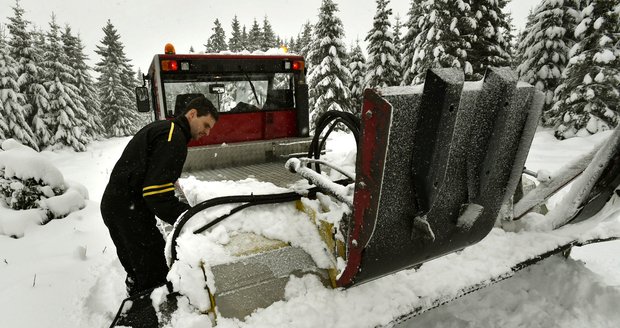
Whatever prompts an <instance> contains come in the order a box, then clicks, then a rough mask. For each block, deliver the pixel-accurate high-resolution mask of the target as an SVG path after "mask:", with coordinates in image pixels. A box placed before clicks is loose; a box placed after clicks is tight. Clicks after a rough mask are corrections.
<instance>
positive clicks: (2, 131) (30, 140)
mask: <svg viewBox="0 0 620 328" xmlns="http://www.w3.org/2000/svg"><path fill="white" fill-rule="evenodd" d="M6 38H7V37H6V30H5V29H4V28H3V27H2V26H1V25H0V139H6V138H14V139H16V140H18V141H20V142H21V143H22V144H24V145H27V146H29V147H31V148H33V149H35V150H39V147H38V146H37V142H36V139H35V138H34V132H33V131H32V129H31V128H30V126H29V124H28V121H27V112H26V110H25V109H26V100H25V98H24V95H23V94H22V93H21V92H20V91H19V83H18V82H17V81H18V79H19V75H18V73H17V72H18V69H19V63H18V62H17V61H16V60H15V59H14V58H13V57H12V56H11V53H10V51H9V46H8V43H7V40H6Z"/></svg>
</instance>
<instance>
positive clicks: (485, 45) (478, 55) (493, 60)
mask: <svg viewBox="0 0 620 328" xmlns="http://www.w3.org/2000/svg"><path fill="white" fill-rule="evenodd" d="M560 1H562V0H560ZM507 2H508V1H507V0H475V1H474V0H470V1H468V3H469V4H470V10H469V11H468V14H469V18H470V19H469V22H470V24H468V25H469V26H466V27H465V26H464V28H465V31H463V30H461V34H463V35H464V37H465V38H466V40H467V41H469V43H470V45H471V48H470V49H468V50H467V60H468V61H469V62H470V63H471V65H472V69H473V74H474V75H473V76H472V78H473V79H476V80H478V79H481V78H482V77H483V76H484V72H485V70H486V68H487V67H489V66H492V67H503V66H510V61H511V58H510V53H509V52H510V44H509V43H508V40H506V39H505V38H504V37H505V33H506V31H510V25H509V22H508V17H507V15H508V14H506V13H504V7H505V6H506V4H507ZM471 23H473V24H471ZM465 33H467V35H465Z"/></svg>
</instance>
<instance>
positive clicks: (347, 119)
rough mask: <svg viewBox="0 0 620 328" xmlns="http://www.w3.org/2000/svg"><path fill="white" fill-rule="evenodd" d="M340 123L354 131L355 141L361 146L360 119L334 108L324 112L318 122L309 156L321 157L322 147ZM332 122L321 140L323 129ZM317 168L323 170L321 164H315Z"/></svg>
mask: <svg viewBox="0 0 620 328" xmlns="http://www.w3.org/2000/svg"><path fill="white" fill-rule="evenodd" d="M338 123H342V124H344V125H345V126H346V127H347V128H348V129H349V130H350V131H351V132H352V133H353V136H354V138H355V143H356V145H357V146H358V147H359V137H360V120H359V119H358V118H357V117H356V116H355V115H354V114H351V113H348V112H341V111H333V110H332V111H328V112H326V113H325V114H323V115H322V116H321V117H320V118H319V120H318V122H317V125H316V129H315V133H314V137H313V138H312V142H311V143H310V149H309V151H308V157H309V158H314V159H319V158H320V156H321V149H322V148H323V147H324V146H325V143H326V141H327V138H328V136H329V135H330V134H331V132H332V131H333V130H334V128H335V127H336V126H337V124H338ZM330 124H331V126H330V127H329V129H328V130H327V132H326V133H325V136H323V138H322V140H320V139H321V134H322V133H323V130H324V129H325V128H326V127H327V126H329V125H330ZM319 140H320V142H319ZM315 170H316V171H317V172H319V173H320V172H321V169H320V166H319V164H315Z"/></svg>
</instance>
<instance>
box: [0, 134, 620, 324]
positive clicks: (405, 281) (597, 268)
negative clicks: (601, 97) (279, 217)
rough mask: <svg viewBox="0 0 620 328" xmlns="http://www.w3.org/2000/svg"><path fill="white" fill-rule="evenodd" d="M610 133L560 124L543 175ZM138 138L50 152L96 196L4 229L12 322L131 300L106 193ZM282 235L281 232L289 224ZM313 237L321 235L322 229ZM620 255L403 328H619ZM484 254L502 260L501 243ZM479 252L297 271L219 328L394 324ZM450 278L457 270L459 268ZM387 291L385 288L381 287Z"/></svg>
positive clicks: (580, 255) (535, 164) (67, 320)
mask: <svg viewBox="0 0 620 328" xmlns="http://www.w3.org/2000/svg"><path fill="white" fill-rule="evenodd" d="M609 135H610V133H609V132H605V133H601V134H597V135H595V136H592V137H588V138H574V139H569V140H565V141H561V142H560V141H557V140H555V139H554V138H553V136H552V131H549V130H540V131H539V132H538V133H537V134H536V137H535V140H534V145H533V147H532V150H531V152H530V158H529V159H528V163H527V166H528V168H529V169H531V170H535V171H536V170H539V169H546V170H549V171H551V172H553V171H554V170H557V169H558V168H559V167H561V166H562V164H564V163H566V162H567V161H568V160H570V159H571V158H574V157H576V156H578V155H579V154H582V153H584V152H587V151H588V150H590V149H591V148H592V147H593V146H594V144H596V143H597V142H600V141H601V140H603V139H604V138H605V137H607V136H609ZM340 138H343V139H347V140H350V139H352V138H351V137H350V136H344V137H343V136H340ZM128 141H129V138H122V139H111V140H105V141H101V142H96V143H93V144H91V145H90V146H89V149H88V151H87V152H85V153H74V152H72V151H68V150H66V151H57V152H43V153H42V154H43V155H44V156H45V157H46V158H47V159H48V160H49V161H51V162H52V163H53V164H54V165H55V166H56V167H57V168H58V169H59V170H60V171H61V173H62V174H63V175H64V178H65V179H66V180H71V181H76V182H78V183H80V184H82V185H84V186H85V187H86V188H87V189H88V192H89V196H90V200H89V201H87V202H86V207H85V208H84V209H82V210H80V211H77V212H74V213H72V214H71V215H69V216H68V217H67V218H65V219H61V220H53V221H51V222H50V223H48V224H47V225H45V226H32V227H29V228H27V229H26V231H25V232H24V237H23V238H20V239H12V238H10V237H7V236H4V235H0V250H1V251H0V295H1V296H0V322H1V324H0V326H2V327H11V328H12V327H25V328H31V327H32V328H34V327H68V328H70V327H107V326H108V325H109V323H110V321H111V318H112V316H113V315H114V314H115V312H116V310H117V308H118V305H119V303H120V301H121V299H122V298H123V297H124V295H123V293H124V282H123V281H124V272H123V269H122V268H121V266H120V264H119V262H118V260H117V259H116V254H115V250H114V246H113V244H112V241H111V240H110V238H109V236H108V232H107V229H106V228H105V226H104V225H103V222H102V220H101V216H100V213H99V200H100V198H101V195H102V193H103V190H104V188H105V185H106V183H107V177H108V174H109V172H110V170H111V169H112V167H113V165H114V163H115V161H116V159H117V158H118V157H119V156H120V153H121V151H122V150H123V148H124V146H125V145H126V143H127V142H128ZM224 186H225V188H223V189H226V190H235V191H238V192H239V193H244V192H247V190H246V189H247V188H252V187H253V186H254V185H253V183H252V182H245V183H238V184H230V183H227V184H225V185H224ZM557 196H558V198H559V197H561V194H560V195H557ZM201 197H209V195H202V196H201ZM211 197H212V196H211ZM195 201H198V199H196V200H195ZM552 203H553V202H552ZM609 219H610V218H607V220H609ZM611 219H613V220H620V217H619V216H618V215H617V214H615V217H613V218H611ZM231 224H233V225H234V224H243V223H240V222H237V223H231ZM300 229H303V227H300ZM220 231H221V230H220ZM214 233H215V231H214ZM272 233H274V234H276V235H277V234H278V231H277V229H274V230H273V231H272ZM498 234H501V232H498V231H494V233H492V234H491V235H490V236H489V237H488V240H483V242H481V243H480V245H478V247H481V248H482V249H484V247H485V245H493V243H492V239H493V238H497V237H498V236H497V235H498ZM215 237H218V238H224V239H225V237H226V236H225V233H224V232H222V231H221V232H220V234H219V235H217V236H215ZM216 239H217V238H216ZM306 242H307V243H308V244H312V243H313V240H312V238H311V236H310V237H308V239H307V240H306ZM485 242H486V244H485ZM311 248H312V247H311V246H310V249H311ZM515 252H516V251H515ZM619 252H620V242H618V241H617V242H607V243H602V244H595V245H589V246H585V247H581V248H577V249H574V250H573V252H572V254H571V257H570V258H569V259H567V260H564V259H562V258H559V257H552V258H550V259H548V260H546V261H544V262H542V263H540V264H538V265H535V266H532V267H530V268H527V269H525V270H523V271H521V272H519V273H517V274H516V275H515V276H514V277H512V278H510V279H508V280H505V281H502V282H499V283H496V284H495V285H493V286H491V287H488V288H486V289H483V290H481V291H479V292H476V293H472V294H469V295H467V296H465V297H462V298H461V299H459V300H457V301H455V302H452V303H450V304H448V305H445V306H442V307H440V308H437V309H433V310H431V311H428V312H426V313H424V314H422V315H420V316H418V317H416V318H414V319H412V320H410V321H408V322H406V323H403V324H402V325H401V326H402V327H414V326H415V327H499V326H501V327H585V326H592V327H617V326H618V323H620V312H618V311H617V309H616V308H617V306H618V305H619V304H620V258H619V257H618V256H617V254H619ZM483 254H486V255H487V256H489V257H492V256H502V254H501V253H500V254H494V253H493V252H491V251H489V252H488V253H483ZM467 256H473V255H472V253H471V252H470V253H468V252H467V250H466V251H465V252H463V253H462V254H459V255H451V258H450V259H438V260H437V261H432V262H429V263H428V265H425V266H423V267H422V269H421V270H420V272H419V273H416V272H412V271H411V272H409V271H407V272H399V273H397V274H395V275H392V276H390V277H385V278H382V279H379V281H376V282H371V283H369V284H364V285H361V286H359V287H356V288H353V289H350V290H347V291H340V290H329V289H325V288H324V287H323V286H322V285H321V284H320V283H319V282H318V281H317V280H316V279H312V278H311V277H306V278H301V279H299V278H295V279H292V281H291V282H290V283H289V285H288V286H287V301H284V302H278V303H276V304H274V305H272V306H271V307H269V308H267V309H264V310H259V311H258V312H257V313H255V314H254V315H252V316H251V317H250V318H248V320H246V323H242V322H239V321H235V320H231V319H221V320H220V322H219V325H220V326H223V327H236V326H252V327H292V326H303V327H349V326H350V327H360V326H364V325H367V326H370V327H372V326H375V325H377V324H380V323H385V322H387V321H389V318H390V315H392V314H394V313H401V312H402V309H401V307H406V306H407V305H408V304H409V303H408V299H409V298H414V297H415V295H419V294H420V292H424V291H426V292H428V291H429V290H433V289H436V288H445V289H449V288H450V286H451V284H456V283H458V282H459V281H461V280H465V279H466V278H467V276H468V273H470V271H473V270H475V268H473V269H472V268H462V267H459V266H458V263H459V257H462V258H466V257H467ZM316 258H320V255H316V256H315V259H316ZM450 265H452V266H450ZM441 266H445V267H446V268H447V269H449V270H454V272H457V273H456V274H455V273H451V276H452V277H459V279H456V280H455V281H454V282H450V281H445V279H443V280H442V279H441V276H434V277H433V276H431V277H429V278H425V277H426V276H425V275H424V274H425V270H433V267H441ZM425 267H426V268H425ZM478 269H480V268H478ZM482 269H483V270H484V268H482ZM431 272H432V271H431ZM427 276H428V275H427ZM443 276H444V277H449V276H450V273H449V272H448V273H446V274H445V275H443ZM416 279H417V280H416ZM457 280H458V281H457ZM377 290H379V291H382V292H383V293H385V294H383V295H378V294H377Z"/></svg>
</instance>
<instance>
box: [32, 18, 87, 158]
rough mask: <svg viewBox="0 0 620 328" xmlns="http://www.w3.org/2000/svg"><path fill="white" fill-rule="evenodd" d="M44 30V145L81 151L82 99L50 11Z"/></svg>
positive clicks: (84, 141) (83, 140) (84, 137)
mask: <svg viewBox="0 0 620 328" xmlns="http://www.w3.org/2000/svg"><path fill="white" fill-rule="evenodd" d="M49 26H50V29H49V31H48V32H47V42H48V43H47V47H46V49H45V53H44V55H43V63H42V66H43V67H45V69H46V81H45V82H44V83H43V85H44V86H45V90H47V93H48V94H49V103H50V111H49V116H48V117H46V118H44V120H45V119H47V121H48V122H51V124H50V126H51V127H52V139H51V140H50V143H49V144H47V145H46V146H52V147H59V146H68V147H71V148H73V149H74V150H75V151H85V150H86V144H87V143H88V142H89V137H88V135H87V134H86V133H85V130H86V129H88V126H87V125H88V122H87V121H86V116H87V114H86V109H85V108H84V99H83V98H82V97H81V95H80V92H79V90H78V88H77V87H76V86H75V83H76V79H75V72H74V70H73V69H72V68H71V67H70V66H69V58H68V57H67V55H66V54H65V52H64V51H63V48H62V44H61V40H60V26H58V24H56V17H55V16H54V14H52V20H51V21H50V23H49Z"/></svg>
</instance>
